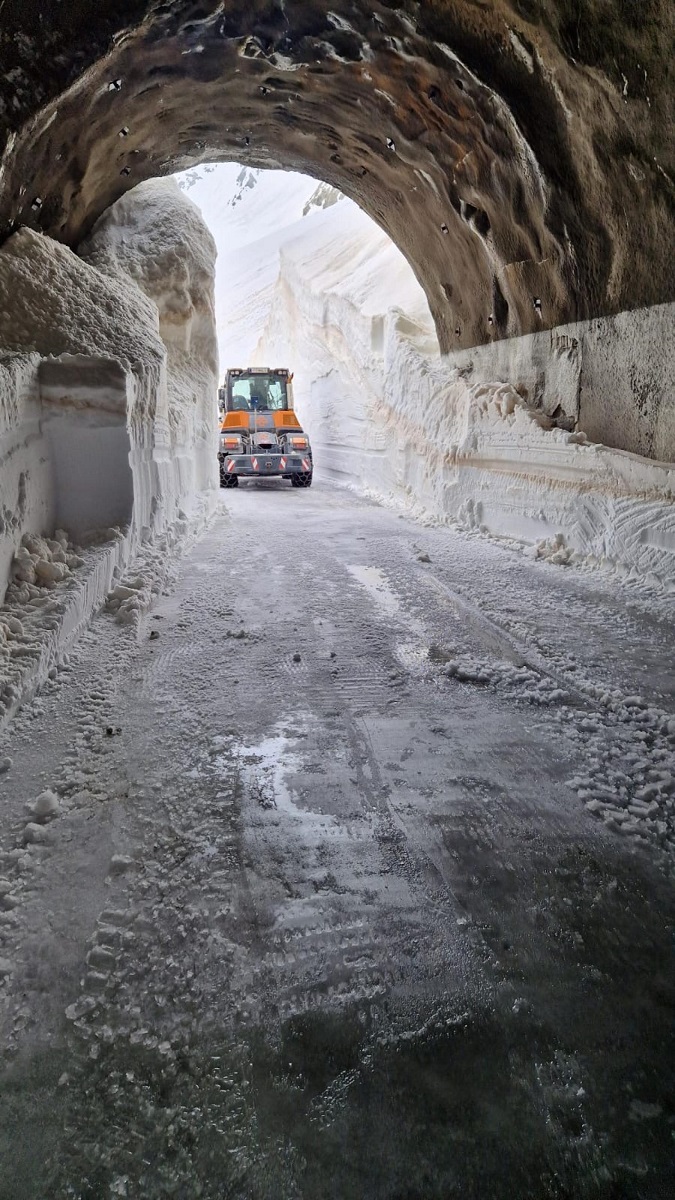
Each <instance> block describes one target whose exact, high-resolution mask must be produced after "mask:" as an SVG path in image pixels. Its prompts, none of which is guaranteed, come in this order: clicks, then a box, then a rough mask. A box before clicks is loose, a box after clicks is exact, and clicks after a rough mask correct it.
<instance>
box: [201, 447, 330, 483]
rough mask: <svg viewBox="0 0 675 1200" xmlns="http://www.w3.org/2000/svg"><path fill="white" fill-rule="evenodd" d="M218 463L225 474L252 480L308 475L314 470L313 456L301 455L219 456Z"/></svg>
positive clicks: (308, 454)
mask: <svg viewBox="0 0 675 1200" xmlns="http://www.w3.org/2000/svg"><path fill="white" fill-rule="evenodd" d="M218 461H219V463H220V469H221V471H222V472H223V474H227V475H239V476H242V477H246V476H249V477H250V478H251V479H260V478H261V477H265V478H266V479H273V478H274V477H275V475H276V476H279V477H281V478H285V477H286V476H288V475H299V474H306V472H307V471H311V470H312V456H311V454H310V453H309V452H308V453H306V454H304V455H300V454H288V455H283V454H219V455H218Z"/></svg>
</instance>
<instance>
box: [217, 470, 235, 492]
mask: <svg viewBox="0 0 675 1200" xmlns="http://www.w3.org/2000/svg"><path fill="white" fill-rule="evenodd" d="M220 486H221V487H223V488H233V487H239V476H238V475H226V474H223V472H222V471H221V473H220Z"/></svg>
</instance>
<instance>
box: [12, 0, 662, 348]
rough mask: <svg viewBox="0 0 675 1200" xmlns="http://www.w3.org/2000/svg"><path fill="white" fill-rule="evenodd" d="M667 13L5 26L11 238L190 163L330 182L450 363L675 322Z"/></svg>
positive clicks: (614, 9)
mask: <svg viewBox="0 0 675 1200" xmlns="http://www.w3.org/2000/svg"><path fill="white" fill-rule="evenodd" d="M673 20H674V18H673V11H672V8H671V6H669V5H668V3H667V0H650V3H649V4H646V5H645V4H642V5H640V6H637V5H635V4H634V3H632V0H604V2H600V0H598V3H597V4H593V5H588V6H579V5H578V4H573V3H571V2H570V0H545V3H543V4H534V3H532V0H512V2H508V0H500V2H499V3H495V4H491V5H487V6H486V5H478V4H475V3H473V2H471V0H464V2H463V3H454V2H453V3H450V2H449V0H448V2H447V3H442V2H440V0H435V2H432V0H429V2H426V3H412V2H408V3H404V4H401V5H393V4H390V3H386V2H380V3H376V4H365V3H361V2H355V0H349V2H347V0H336V2H335V3H332V4H327V3H322V2H318V0H312V2H310V3H304V2H303V3H290V2H287V3H282V2H280V0H257V2H256V3H243V2H241V0H230V2H229V3H222V2H220V0H219V2H218V3H216V2H215V0H202V2H201V3H185V2H180V0H167V2H165V3H149V2H145V3H144V2H142V0H128V2H127V3H125V4H124V5H119V4H112V3H98V4H93V3H87V2H83V3H79V4H77V5H62V6H60V7H59V10H58V11H56V12H52V13H46V12H44V11H42V6H40V5H38V4H36V3H25V2H24V0H21V2H19V0H8V2H7V3H6V4H5V5H4V7H3V12H2V22H3V34H2V37H1V40H0V62H1V63H2V66H3V67H4V75H3V78H2V82H1V84H0V88H1V92H0V94H1V95H2V98H3V100H4V109H3V110H2V112H3V116H2V125H3V126H4V134H5V139H6V141H5V150H4V154H3V156H2V159H1V160H0V164H1V165H0V234H2V235H3V236H7V235H8V234H9V233H10V232H11V231H12V230H13V229H15V228H17V227H18V226H21V225H28V226H31V227H33V228H35V229H37V230H39V231H41V232H43V233H46V234H49V235H50V236H52V237H56V238H57V239H59V240H62V241H65V242H66V243H68V244H69V245H71V246H77V245H78V244H79V242H80V241H81V239H82V238H83V237H84V236H85V235H86V234H87V233H88V232H89V230H90V229H91V227H92V225H93V223H94V222H95V220H96V219H97V218H98V217H99V216H100V214H101V213H102V212H103V211H104V210H105V209H106V208H107V207H108V206H109V205H110V204H111V203H112V202H113V201H114V200H115V199H117V198H118V197H119V196H120V195H121V194H123V192H124V191H125V190H127V189H128V188H130V187H132V186H134V185H135V184H137V183H139V182H141V181H142V180H144V179H146V178H149V177H151V176H157V175H162V174H168V173H172V172H174V171H176V170H180V169H183V168H185V167H188V166H190V165H192V164H194V163H197V162H200V161H205V160H207V159H208V160H210V161H219V160H234V161H240V162H243V163H245V164H248V165H251V166H256V167H270V166H283V167H285V168H289V169H294V170H298V171H301V172H304V173H306V174H310V175H314V176H316V177H317V178H318V179H321V180H324V181H326V182H328V183H330V184H332V185H333V186H335V187H337V188H338V189H339V190H341V191H342V192H344V193H345V194H346V195H348V196H350V197H351V198H352V199H354V200H355V201H356V202H357V203H358V204H359V205H360V206H361V207H362V208H363V209H364V210H365V211H366V212H367V213H368V214H369V215H370V216H371V217H373V218H374V219H375V220H376V221H377V222H378V223H379V224H380V225H381V226H382V227H383V229H384V230H385V231H386V232H387V233H388V234H389V236H390V237H391V238H392V240H393V241H394V242H395V244H396V245H397V246H399V248H400V249H401V250H402V251H403V253H404V254H405V256H406V257H407V259H408V261H409V262H410V263H411V265H412V267H413V270H414V271H415V274H416V275H417V278H418V279H419V281H420V283H421V284H422V286H423V287H424V289H425V291H426V294H427V297H428V300H429V306H430V309H431V312H432V314H433V317H434V320H435V323H436V327H437V330H438V337H439V343H440V346H441V349H442V350H443V351H446V352H447V351H449V350H452V349H459V348H462V347H469V346H475V345H480V344H483V343H488V342H492V341H495V340H499V339H502V338H506V337H510V336H514V335H519V334H523V333H529V332H534V331H537V330H541V329H547V328H552V327H554V326H556V325H561V324H564V323H566V322H570V321H577V320H585V319H588V318H592V317H596V316H600V315H604V314H612V313H617V312H620V311H622V310H626V309H631V308H636V307H643V306H647V305H653V304H658V303H662V302H664V301H668V300H670V299H672V292H673V281H672V273H671V270H670V263H669V259H670V256H669V247H670V245H672V229H673V203H672V202H673V198H674V196H675V191H674V189H673V186H672V181H671V175H670V173H669V172H670V170H671V167H670V164H669V161H668V154H669V153H671V154H672V147H671V148H670V151H669V149H668V132H667V131H668V128H669V127H672V121H671V116H672V112H671V104H672V96H671V95H670V94H669V89H668V64H667V54H668V50H667V46H668V37H667V33H668V30H669V29H670V28H671V27H672V24H673Z"/></svg>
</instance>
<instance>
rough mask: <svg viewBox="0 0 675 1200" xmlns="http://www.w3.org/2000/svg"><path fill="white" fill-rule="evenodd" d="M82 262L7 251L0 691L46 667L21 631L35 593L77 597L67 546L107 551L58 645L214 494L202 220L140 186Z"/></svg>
mask: <svg viewBox="0 0 675 1200" xmlns="http://www.w3.org/2000/svg"><path fill="white" fill-rule="evenodd" d="M81 250H82V253H81V254H80V255H77V254H74V253H73V251H72V250H70V249H68V248H67V247H65V246H63V245H61V244H59V243H57V242H54V241H52V240H51V239H49V238H47V237H44V236H41V235H40V234H37V233H35V232H33V231H31V230H28V229H23V230H21V231H20V232H18V233H16V234H14V235H13V236H12V237H11V238H10V239H9V241H8V242H7V243H5V245H4V246H3V247H2V249H1V250H0V601H2V598H3V596H4V595H5V591H6V588H7V585H8V583H9V581H10V579H11V578H12V577H14V580H15V583H14V584H13V585H12V589H10V590H11V597H10V596H9V594H8V600H9V601H10V606H9V608H8V607H7V606H5V609H4V610H2V608H0V626H2V629H4V637H5V638H10V635H11V628H10V624H11V622H10V618H11V620H14V621H15V620H16V619H18V620H19V625H20V626H22V624H23V626H24V628H22V632H21V633H18V634H17V637H18V638H19V639H20V640H22V645H19V646H17V647H11V646H10V647H9V649H7V648H3V647H4V642H3V638H0V643H1V644H0V685H1V684H2V676H3V675H4V677H5V678H6V679H7V678H11V680H14V676H15V675H16V671H15V670H14V669H13V668H14V667H15V666H16V663H17V661H18V659H19V658H20V657H21V658H23V659H25V660H26V663H25V665H26V668H27V672H24V674H25V675H26V677H28V675H30V677H31V679H32V680H33V682H34V683H35V684H36V685H37V683H39V678H38V676H39V675H40V672H41V671H42V668H43V667H44V668H45V669H46V668H48V666H49V655H48V654H46V653H45V651H44V646H43V645H42V644H41V642H40V637H39V636H38V633H39V631H38V630H37V627H36V629H35V631H34V632H35V636H34V637H33V638H32V639H27V638H26V637H24V634H25V622H26V620H28V621H29V623H30V622H33V618H34V617H35V616H36V613H37V609H38V607H39V605H40V604H42V603H43V602H44V601H45V599H46V597H45V596H43V595H41V594H40V593H41V592H45V591H53V590H54V588H57V590H58V588H62V589H63V588H66V589H67V588H68V587H69V586H71V585H72V587H73V588H75V590H77V587H76V581H74V580H72V579H70V578H69V576H70V568H69V567H68V560H69V561H70V562H71V563H74V562H75V558H74V557H73V554H72V552H70V551H69V550H68V549H67V542H68V539H70V540H71V543H72V542H80V543H81V542H84V543H92V544H93V543H101V542H102V541H103V542H106V541H107V544H108V545H109V548H110V549H109V553H108V555H107V558H105V556H103V557H104V558H105V562H103V561H102V556H101V553H100V550H99V552H98V553H97V554H95V555H94V560H95V562H93V568H92V569H93V576H92V580H91V581H90V583H89V585H88V586H87V587H84V586H82V587H80V588H79V592H78V599H77V603H76V604H75V608H74V610H73V611H72V612H71V613H70V615H69V617H68V619H67V620H66V617H65V613H66V609H67V607H68V605H67V604H66V605H65V607H64V606H63V605H61V606H60V607H58V605H57V607H58V614H57V616H56V617H54V619H53V620H52V621H51V622H49V623H48V624H49V625H50V626H51V627H53V628H52V632H55V633H58V630H55V629H54V627H55V626H57V625H58V624H59V620H60V621H61V625H62V626H63V627H64V628H65V626H68V628H69V631H70V632H71V633H73V632H74V631H75V629H76V627H78V626H79V625H81V624H82V622H83V620H85V619H86V617H87V616H88V615H89V614H90V613H91V611H92V609H93V608H94V607H95V606H96V604H97V603H100V602H101V601H102V600H103V598H104V596H105V592H106V590H107V589H108V587H109V586H110V584H111V582H112V581H113V576H119V575H120V574H121V573H122V572H123V570H124V567H125V565H126V563H127V562H128V561H129V560H130V558H131V557H132V555H133V554H134V553H135V552H136V551H137V550H138V548H139V547H140V546H141V544H144V543H153V542H154V541H157V540H158V539H161V538H163V537H167V536H168V537H169V540H171V539H172V537H173V533H172V531H174V532H175V530H177V529H179V530H181V531H184V530H185V529H186V528H187V527H188V525H189V521H190V518H191V517H193V518H196V516H197V514H198V513H203V512H204V511H205V510H207V509H208V508H209V506H210V505H211V504H212V503H213V501H214V500H215V497H216V495H217V492H216V488H217V472H216V454H215V450H216V445H215V437H216V433H215V421H214V415H215V398H216V387H217V370H218V366H217V345H216V336H215V317H214V299H213V291H214V278H215V257H216V251H215V245H214V243H213V240H212V238H211V236H210V234H209V232H208V230H207V228H206V226H205V224H204V222H203V220H202V218H201V215H200V213H199V210H198V209H197V208H196V206H195V205H194V204H192V202H191V201H190V200H189V199H188V198H187V197H186V196H185V195H184V194H183V193H181V191H180V190H179V189H178V187H177V186H176V185H175V183H173V182H172V181H162V182H156V181H152V182H150V183H146V184H143V185H142V186H141V187H139V188H137V189H136V190H135V191H134V192H130V193H128V194H127V195H126V196H125V197H124V198H123V199H122V200H121V201H120V202H119V203H118V204H117V205H115V206H113V209H112V210H110V212H109V213H106V214H104V216H103V217H102V218H101V219H100V221H99V222H98V224H97V226H96V227H95V229H94V231H93V233H92V235H91V237H90V238H89V239H88V242H87V244H86V246H84V247H82V248H81ZM56 530H58V531H60V532H59V538H60V539H61V541H59V540H58V538H57V539H56V540H54V533H55V531H56ZM115 531H117V533H116V532H115ZM40 537H42V538H43V539H44V538H45V537H46V538H48V539H52V544H51V547H50V543H49V542H44V540H42V541H41V540H40ZM36 539H37V540H36ZM64 539H65V540H64ZM22 543H23V549H22ZM63 547H66V549H63ZM26 551H27V552H28V553H29V554H32V555H33V558H32V560H31V563H29V564H27V565H26V564H25V563H24V564H23V569H22V564H21V555H22V554H24V552H26ZM54 555H56V556H57V559H58V560H59V562H60V561H61V560H63V563H64V564H65V567H64V569H63V573H61V569H60V568H59V569H58V570H53V571H52V578H51V579H50V578H48V577H47V576H48V575H49V566H48V565H47V566H45V567H41V566H40V564H41V563H43V562H45V563H47V564H49V562H51V559H52V557H53V556H54ZM41 556H42V557H41ZM66 568H68V569H66ZM36 569H37V571H38V575H36V573H35V572H36ZM26 570H27V571H28V574H26ZM40 570H43V572H46V574H45V576H44V578H42V577H39V571H40ZM57 577H58V578H57ZM12 604H14V605H16V604H19V605H22V604H23V605H24V608H23V609H21V611H20V612H19V614H18V618H17V615H16V613H14V616H12V613H13V611H14V610H13V609H11V605H12ZM55 604H56V599H55V598H54V597H52V598H51V600H50V605H51V607H52V610H53V611H54V612H56V609H55V608H54V605H55ZM71 607H72V605H71ZM32 609H35V610H36V613H33V612H32ZM10 610H11V611H10ZM29 610H30V611H29ZM75 610H76V611H75ZM4 618H6V619H5V620H4V624H3V619H4ZM8 622H10V624H8ZM45 628H46V626H45ZM0 632H2V630H0ZM10 640H11V639H10ZM52 640H54V639H52ZM28 641H29V642H30V645H28V644H27V642H28ZM3 656H4V657H3ZM31 658H36V661H37V660H39V663H41V664H42V666H40V668H39V669H38V667H37V666H35V664H33V668H31V670H28V667H29V666H30V663H29V661H28V660H30V659H31ZM5 659H6V661H5ZM8 686H10V687H11V697H10V698H11V699H12V700H14V699H16V698H17V696H18V694H19V692H20V688H18V691H17V687H18V685H17V684H16V681H14V682H12V683H11V685H8ZM1 692H2V687H1V686H0V693H1ZM0 699H1V697H0ZM1 716H2V712H0V717H1Z"/></svg>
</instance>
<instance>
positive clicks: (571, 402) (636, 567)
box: [191, 175, 675, 586]
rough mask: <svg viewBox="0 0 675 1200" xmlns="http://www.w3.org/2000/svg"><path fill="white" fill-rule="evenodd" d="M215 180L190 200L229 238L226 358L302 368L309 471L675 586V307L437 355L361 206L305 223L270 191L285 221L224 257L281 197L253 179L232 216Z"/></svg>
mask: <svg viewBox="0 0 675 1200" xmlns="http://www.w3.org/2000/svg"><path fill="white" fill-rule="evenodd" d="M216 178H217V177H216V176H215V175H211V176H210V177H208V178H205V179H202V180H201V181H197V183H196V186H195V187H194V189H193V191H192V193H191V194H192V195H193V196H195V198H196V199H197V201H198V202H199V203H201V204H202V205H203V207H204V211H205V214H206V215H207V217H208V219H209V223H210V224H211V227H212V228H213V229H214V232H215V234H216V238H217V239H222V247H221V246H220V244H219V250H220V251H221V253H223V256H224V258H225V261H226V276H227V292H226V293H224V294H223V296H222V313H220V314H219V315H220V317H221V322H222V324H221V326H220V335H221V355H222V356H223V357H225V358H226V359H227V360H228V362H229V363H230V364H231V365H243V364H244V363H246V362H247V361H251V362H254V363H258V364H266V363H270V364H285V365H288V366H290V367H291V368H292V369H293V370H294V371H295V383H294V386H295V395H296V405H297V408H298V410H299V412H300V415H301V417H302V420H303V424H304V425H305V427H306V429H307V430H308V432H309V433H310V435H311V438H312V443H313V448H314V452H315V463H316V466H317V469H318V470H319V471H322V472H324V473H327V474H329V475H330V476H331V477H333V478H334V479H338V480H341V481H343V482H345V483H348V484H352V485H356V486H358V487H360V488H361V489H364V490H370V491H372V492H374V493H376V494H377V495H379V496H381V497H385V498H387V499H388V500H391V501H392V502H394V503H396V504H402V505H406V506H407V507H410V508H412V509H413V510H414V511H416V512H417V513H419V514H426V515H430V516H432V517H434V518H440V519H450V520H453V521H456V522H459V523H461V524H464V525H465V526H467V527H469V528H474V529H480V530H483V531H485V532H489V533H492V534H495V535H497V536H500V537H507V538H512V539H514V540H517V541H520V542H522V543H527V544H530V545H531V546H532V547H533V553H537V554H541V555H545V556H548V557H552V558H553V559H554V560H555V561H558V562H567V561H570V559H571V558H573V557H575V556H576V557H577V558H585V559H587V560H590V561H594V562H605V563H610V564H612V565H613V566H615V567H616V568H617V569H618V570H620V571H622V572H629V573H630V572H633V573H634V574H635V575H636V576H639V577H640V578H644V577H645V576H650V575H651V576H652V577H653V579H654V580H655V581H658V582H660V583H662V584H664V585H665V586H672V585H673V579H674V578H675V570H674V568H675V509H674V507H673V496H674V495H675V467H674V466H673V465H672V462H671V461H670V460H671V459H672V458H673V457H675V456H674V454H673V448H674V447H675V400H674V398H673V395H672V378H671V370H672V363H673V361H674V359H675V348H674V346H673V340H674V335H673V330H674V329H675V322H673V316H674V315H675V309H674V308H673V306H665V305H664V306H660V307H657V308H652V309H647V310H641V311H637V312H633V313H623V314H621V315H620V316H618V317H616V318H611V319H610V318H605V319H602V320H598V321H592V322H583V323H578V324H576V325H570V326H566V327H564V328H563V327H560V328H558V329H556V330H552V331H548V330H547V331H542V332H541V333H539V334H531V335H528V336H527V337H523V338H517V339H512V340H511V341H501V342H496V343H494V344H493V345H491V346H483V347H479V348H477V349H475V350H467V351H462V352H460V353H456V354H451V355H448V356H444V357H440V356H439V354H438V348H437V342H436V338H435V332H434V327H433V323H432V320H431V317H430V314H429V310H428V306H427V303H426V298H425V296H424V293H423V291H422V289H421V287H420V286H419V285H418V283H417V282H416V280H415V278H414V276H413V273H412V271H411V269H410V267H409V266H408V264H407V263H406V261H405V260H404V258H403V256H402V255H401V254H400V253H399V252H398V251H397V250H396V248H395V247H394V246H393V244H392V243H391V242H390V241H389V240H388V239H387V238H386V236H385V235H384V234H383V233H382V231H381V230H380V229H379V228H378V227H377V226H375V225H374V224H373V222H371V221H370V220H369V219H368V218H367V217H366V216H365V215H364V214H363V213H362V212H360V211H359V209H357V208H356V207H355V206H354V205H353V204H351V203H350V202H349V201H347V200H344V199H342V200H340V201H339V203H336V204H334V205H333V206H332V207H330V208H328V209H327V210H326V211H316V210H315V209H314V210H312V207H311V205H305V213H306V215H305V216H304V217H301V216H300V212H299V211H298V205H297V201H298V197H297V196H296V195H295V191H294V190H293V188H291V186H290V185H289V187H288V189H286V190H287V191H288V199H289V203H288V204H285V203H284V200H283V196H284V194H285V193H284V189H283V184H281V185H279V184H277V186H278V187H280V189H281V190H280V194H279V198H278V200H277V203H276V211H277V213H278V214H280V223H279V226H278V227H277V228H276V230H274V232H267V233H266V236H265V237H263V238H262V239H261V240H259V241H257V242H254V243H253V242H249V244H248V245H245V246H243V247H242V248H240V249H239V250H238V251H236V252H233V251H232V250H231V249H230V247H229V246H228V244H227V243H228V241H230V240H231V231H232V227H233V224H237V223H238V224H241V225H243V224H244V222H245V220H246V209H247V205H248V207H249V208H256V209H260V208H261V206H262V208H263V210H264V207H265V197H267V203H268V205H269V207H270V213H271V214H272V215H273V212H274V201H273V199H272V196H273V193H272V191H271V190H270V189H268V185H267V184H266V183H265V181H264V179H259V181H258V182H257V184H256V187H255V188H254V189H251V190H250V191H243V192H242V195H241V198H240V204H239V208H238V211H237V213H236V214H235V217H234V219H233V217H232V214H231V213H230V214H225V213H224V210H223V208H222V201H219V199H218V195H217V191H216V186H217V185H216ZM294 187H295V185H294ZM310 190H311V187H310ZM291 201H292V202H291ZM219 204H220V208H219ZM293 214H296V215H295V216H293ZM307 214H308V215H307ZM225 217H226V219H224V218H225ZM289 217H293V219H292V220H290V221H289V220H288V218H289ZM284 221H285V222H286V223H284ZM270 227H271V222H269V223H268V228H270ZM219 231H220V232H219ZM636 396H638V397H641V402H640V404H639V405H638V404H636ZM603 431H605V437H606V438H607V439H608V440H615V441H617V442H619V443H620V444H623V445H629V446H634V447H636V448H637V449H639V450H640V451H641V452H642V454H637V453H633V452H627V451H624V450H620V449H616V448H610V447H608V446H607V445H604V444H602V442H601V436H602V434H603ZM642 455H644V457H643V456H642ZM647 455H649V456H650V457H649V458H648V457H646V456H647ZM655 459H656V460H662V461H654V460H655Z"/></svg>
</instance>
